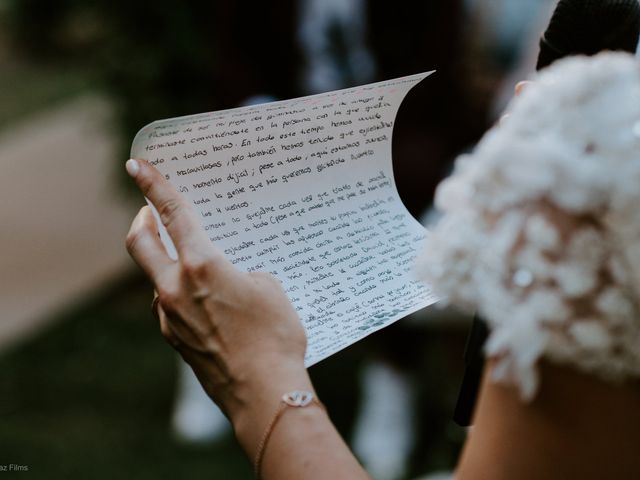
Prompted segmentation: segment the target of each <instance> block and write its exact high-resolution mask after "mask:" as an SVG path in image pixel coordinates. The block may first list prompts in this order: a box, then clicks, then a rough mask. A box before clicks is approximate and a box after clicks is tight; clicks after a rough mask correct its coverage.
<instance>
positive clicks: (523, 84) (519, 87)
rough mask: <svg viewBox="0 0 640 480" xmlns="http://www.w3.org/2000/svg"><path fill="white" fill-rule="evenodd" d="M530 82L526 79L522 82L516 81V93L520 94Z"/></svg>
mask: <svg viewBox="0 0 640 480" xmlns="http://www.w3.org/2000/svg"><path fill="white" fill-rule="evenodd" d="M530 83H531V82H530V81H528V80H523V81H522V82H518V83H516V88H515V91H516V95H520V94H521V93H522V91H523V90H524V89H525V88H526V87H527V86H528V85H529V84H530Z"/></svg>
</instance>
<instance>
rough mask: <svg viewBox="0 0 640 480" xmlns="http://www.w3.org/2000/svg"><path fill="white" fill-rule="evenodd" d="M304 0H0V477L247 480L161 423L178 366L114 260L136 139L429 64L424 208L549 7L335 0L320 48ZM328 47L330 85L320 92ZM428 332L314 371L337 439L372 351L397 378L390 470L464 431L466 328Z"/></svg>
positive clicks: (448, 464) (423, 463)
mask: <svg viewBox="0 0 640 480" xmlns="http://www.w3.org/2000/svg"><path fill="white" fill-rule="evenodd" d="M312 3H313V2H303V1H299V2H296V1H290V0H287V1H282V2H277V3H276V2H256V3H243V2H232V1H213V2H211V1H204V0H188V1H184V2H179V3H176V2H169V1H166V0H157V1H156V2H153V3H148V2H139V1H133V0H128V1H126V2H125V1H123V0H95V1H81V0H59V1H56V2H51V1H46V0H0V169H2V170H0V191H3V197H2V199H3V200H2V202H0V223H2V224H3V229H2V232H0V251H2V256H1V257H0V272H1V276H2V278H1V279H0V292H2V293H0V301H1V303H0V313H2V318H1V319H0V465H8V464H11V463H13V464H20V465H26V466H28V468H29V471H28V472H17V473H15V474H11V473H5V472H1V471H0V476H2V475H10V476H11V475H15V476H24V477H27V478H43V479H84V478H90V479H94V478H95V479H107V478H109V479H112V478H131V479H146V478H149V479H151V478H153V479H164V478H167V479H168V478H214V479H249V478H252V474H251V468H250V465H249V463H248V462H247V460H246V459H245V458H244V456H243V454H242V452H241V451H240V449H239V448H238V447H237V445H236V444H235V442H234V440H233V437H232V435H231V434H230V433H228V434H226V435H225V436H223V437H222V438H220V439H218V440H216V441H213V442H208V443H207V442H204V443H188V442H184V441H180V440H179V439H178V438H177V437H176V435H175V434H174V433H173V432H172V428H171V416H172V411H173V409H174V406H175V401H176V400H175V397H176V378H177V375H178V373H177V365H176V357H175V354H174V353H173V352H172V351H171V349H170V348H169V347H168V346H167V345H166V344H165V342H164V341H163V340H162V338H161V337H160V335H159V332H158V328H157V325H156V323H155V321H154V319H153V317H152V315H151V313H150V311H149V303H150V299H151V287H150V286H149V284H148V283H147V282H146V280H145V279H144V278H143V277H142V276H141V275H140V274H139V273H137V271H136V270H135V268H134V267H133V265H132V264H131V262H130V261H129V260H128V259H127V258H126V254H125V252H124V235H125V232H126V230H127V228H128V222H129V221H130V219H131V218H132V217H133V215H134V213H135V210H136V208H138V207H139V206H140V205H141V204H142V201H141V198H140V197H139V196H138V195H137V194H136V193H135V192H134V191H133V189H132V185H131V183H130V182H129V181H128V179H127V178H125V175H124V169H123V168H122V166H123V163H124V161H125V160H126V158H127V155H128V149H129V145H130V142H131V139H132V138H133V136H134V134H135V133H136V131H137V130H138V129H139V128H141V127H142V126H144V125H145V124H146V123H148V122H150V121H153V120H156V119H159V118H166V117H171V116H178V115H185V114H190V113H199V112H203V111H210V110H215V109H221V108H230V107H234V106H237V105H238V104H240V103H241V102H243V101H244V100H246V99H247V98H250V97H252V96H255V95H270V96H272V97H274V98H290V97H294V96H297V95H302V94H308V93H315V92H316V91H318V90H319V89H321V88H327V89H328V88H330V87H331V88H338V87H346V86H349V85H353V84H355V83H358V82H363V81H365V80H366V81H375V80H380V79H385V78H392V77H396V76H400V75H405V74H413V73H417V72H420V71H426V70H429V69H432V68H438V70H439V72H438V75H437V79H436V80H434V82H435V83H433V84H430V87H429V89H428V91H419V92H417V93H413V92H412V95H413V97H412V99H411V101H410V102H408V103H409V104H411V105H413V107H406V108H405V107H404V106H403V109H404V110H403V112H401V113H402V115H404V118H405V119H406V121H405V123H406V125H408V127H407V128H406V129H405V130H403V131H398V132H395V131H394V168H395V169H396V177H397V183H398V187H399V189H400V193H401V196H402V197H403V199H404V200H405V203H406V204H407V207H408V208H409V209H410V211H411V212H412V213H413V214H414V215H415V216H416V217H420V216H421V215H422V214H423V213H424V212H425V211H426V210H428V208H429V206H430V203H431V197H432V195H433V190H434V188H435V185H436V184H437V182H438V180H439V179H440V178H442V176H444V175H445V174H446V172H447V171H448V169H449V168H450V165H451V162H452V160H453V159H454V158H455V156H456V155H457V154H458V153H459V152H461V151H464V150H465V149H467V148H469V147H470V146H472V145H473V143H474V142H475V141H476V140H477V138H478V137H479V136H480V135H481V134H482V133H483V131H484V130H485V129H486V128H487V126H488V125H490V123H491V122H492V121H493V118H495V115H496V114H497V112H499V110H500V108H501V106H502V105H503V103H501V101H500V92H501V91H502V85H503V83H504V84H506V85H507V87H505V88H506V90H509V89H510V88H511V87H510V80H509V78H510V77H509V74H512V75H514V74H515V75H516V76H517V75H521V73H522V72H523V71H524V72H526V71H527V70H528V69H530V66H529V63H527V62H528V59H527V52H528V51H529V50H530V47H531V42H530V41H529V40H530V39H532V38H534V36H533V35H531V36H530V35H529V34H528V33H527V32H528V30H531V32H530V33H532V34H533V33H535V30H536V28H537V25H538V23H537V22H533V21H531V18H532V12H534V13H535V14H536V15H539V16H540V18H541V21H540V23H543V21H544V18H545V15H546V11H547V10H548V7H549V4H550V3H552V2H550V1H543V0H539V1H537V0H528V1H524V0H523V2H522V3H521V4H519V6H514V5H515V3H514V2H509V1H502V2H498V1H497V0H495V1H482V0H476V1H471V0H469V1H462V0H459V1H458V0H455V1H454V0H432V1H426V2H421V4H420V5H416V4H414V3H413V2H408V1H407V2H400V3H398V2H396V3H395V4H394V7H393V8H389V6H388V4H387V3H386V2H382V1H378V0H376V1H370V2H364V3H363V2H355V1H354V2H349V1H347V0H345V1H343V2H340V1H336V2H334V3H335V5H337V7H336V12H338V13H336V17H335V19H334V18H333V17H329V20H328V21H327V22H326V25H325V27H324V30H323V31H324V33H323V35H324V37H326V38H325V40H326V41H324V43H323V44H322V45H320V46H311V47H310V46H309V45H308V44H305V38H304V35H303V34H302V33H301V30H302V27H301V20H300V19H301V18H303V17H304V15H303V13H304V12H303V9H304V8H311V7H309V5H311V4H312ZM319 3H322V2H319ZM329 3H332V2H327V3H326V4H329ZM343 4H350V5H351V7H350V8H355V7H354V5H356V6H357V5H360V8H361V13H362V15H361V17H362V18H360V19H359V20H358V21H359V22H360V24H356V27H358V28H360V29H362V25H364V26H365V28H364V30H363V31H364V32H365V34H364V35H363V39H364V40H363V44H364V45H365V46H366V47H367V48H368V49H369V50H370V56H371V62H370V64H369V66H368V67H366V65H365V66H363V65H364V64H362V63H361V64H358V63H357V62H355V63H354V61H352V60H350V57H349V55H350V53H349V52H350V51H351V50H352V49H353V44H354V40H353V38H352V37H350V36H349V28H350V27H349V25H350V24H349V23H348V22H353V21H354V19H353V18H351V17H353V11H354V10H346V12H347V13H346V14H344V11H343V15H342V17H340V12H341V10H340V9H341V8H342V7H341V5H343ZM363 5H364V6H363ZM509 5H510V6H509ZM496 9H502V10H499V11H501V12H503V14H501V15H495V12H496ZM343 10H344V9H343ZM345 22H346V23H345ZM358 25H359V26H358ZM354 28H355V27H354ZM311 31H313V30H311ZM514 32H515V33H514ZM523 32H524V33H523ZM311 37H313V35H312V36H311ZM324 37H323V38H324ZM307 40H308V38H307ZM322 49H324V50H322ZM321 54H323V55H324V54H327V55H328V56H329V57H330V59H331V60H330V64H331V66H332V68H333V69H334V74H333V76H329V77H330V78H329V80H326V79H324V80H323V79H322V77H318V78H320V80H318V79H317V78H316V81H315V83H314V81H312V80H309V78H310V77H312V75H311V74H310V73H309V72H311V73H313V72H314V70H313V68H314V65H315V64H316V61H317V60H318V58H320V57H322V55H321ZM323 58H324V57H323ZM365 63H366V62H365ZM358 65H360V66H358ZM522 65H524V67H523V68H524V69H523V70H518V67H519V66H522ZM365 67H366V68H365ZM367 72H368V73H367ZM514 72H519V73H517V74H516V73H514ZM322 81H324V82H325V83H322ZM332 82H333V83H332ZM323 85H326V87H322V86H323ZM425 111H426V112H428V114H426V115H425ZM424 323H425V322H424V320H421V319H420V318H417V319H414V320H413V321H412V320H409V321H402V322H400V323H399V324H398V325H397V326H393V327H391V328H389V329H386V330H385V331H383V332H380V333H378V334H376V335H374V336H373V337H372V338H370V339H367V340H365V341H363V342H360V343H359V344H357V345H355V346H353V347H351V348H349V349H347V350H346V351H344V352H341V353H339V354H337V355H335V356H334V357H332V358H331V359H329V360H326V361H324V362H322V363H321V364H320V365H318V366H315V367H313V368H312V369H311V373H312V376H313V378H314V380H315V383H316V385H317V389H318V391H319V393H320V396H321V397H322V400H323V401H324V403H325V404H326V405H327V407H328V410H329V412H330V415H331V417H332V418H333V420H334V421H335V423H336V425H337V426H338V428H339V430H340V431H341V433H342V434H343V435H344V436H345V438H346V439H347V440H349V439H350V438H352V434H353V431H354V428H355V422H356V418H357V415H358V411H359V409H360V407H361V405H362V404H363V402H365V401H366V400H367V392H366V391H363V389H362V388H361V384H362V380H361V378H362V373H363V371H365V370H366V369H367V365H369V364H370V362H371V359H372V358H374V359H377V360H378V361H381V359H384V361H385V362H387V363H388V364H389V365H392V366H393V368H394V369H397V370H398V371H399V372H402V375H403V376H404V377H405V378H407V379H409V383H410V385H411V387H412V390H413V400H414V401H413V404H414V406H415V411H414V414H413V417H412V424H411V430H412V433H414V434H415V435H414V436H415V440H414V441H413V442H412V445H411V449H410V454H409V455H408V456H407V458H406V465H407V468H406V472H405V473H403V474H401V475H398V476H397V478H398V480H400V479H405V478H406V479H410V478H417V477H418V476H420V475H424V474H426V473H429V472H434V471H438V470H442V469H444V470H446V469H451V468H452V467H453V466H454V465H455V461H456V458H457V455H458V453H459V450H460V448H461V445H462V442H463V441H464V434H465V433H464V430H463V429H461V428H459V427H457V426H455V425H454V424H453V422H452V421H451V414H452V410H453V405H454V404H455V399H456V395H457V388H458V385H459V382H460V379H461V374H462V351H463V346H464V341H465V337H466V326H467V324H466V323H464V321H453V322H451V323H447V321H442V320H441V321H430V322H427V323H426V325H425V324H424Z"/></svg>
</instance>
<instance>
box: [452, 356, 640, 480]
mask: <svg viewBox="0 0 640 480" xmlns="http://www.w3.org/2000/svg"><path fill="white" fill-rule="evenodd" d="M489 368H491V365H490V366H489ZM540 373H541V378H542V383H541V388H540V391H539V393H538V395H537V396H536V398H535V399H534V400H533V401H532V402H531V403H525V402H523V401H522V400H521V399H520V397H519V395H518V392H517V390H516V389H514V388H513V387H509V386H504V385H499V384H496V383H494V382H492V381H491V380H490V379H489V378H488V375H485V378H484V380H483V385H482V391H481V395H480V399H479V403H478V406H477V409H476V414H475V418H474V426H473V427H472V429H471V432H470V434H469V436H468V439H467V444H466V445H465V448H464V451H463V453H462V457H461V460H460V465H459V467H458V471H457V475H456V480H480V479H491V480H512V479H518V480H539V479H545V480H564V479H568V478H570V479H580V480H588V479H593V480H601V479H603V478H636V477H637V476H638V472H640V456H639V455H638V454H637V445H638V439H637V435H638V431H640V408H639V406H640V388H638V385H637V384H624V385H614V384H611V383H608V382H605V381H602V380H599V379H597V378H596V377H594V376H593V375H589V374H585V373H580V372H578V371H577V370H575V369H574V368H572V367H564V366H558V365H553V364H550V363H546V362H544V361H543V362H542V363H541V365H540Z"/></svg>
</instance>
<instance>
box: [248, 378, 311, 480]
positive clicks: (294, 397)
mask: <svg viewBox="0 0 640 480" xmlns="http://www.w3.org/2000/svg"><path fill="white" fill-rule="evenodd" d="M311 404H315V405H317V406H319V407H320V408H322V409H323V410H324V405H322V403H320V401H319V400H318V399H317V398H316V397H315V395H314V394H313V393H311V392H307V391H301V390H295V391H293V392H289V393H285V394H284V395H283V396H282V399H281V401H280V405H279V406H278V409H277V410H276V413H275V414H274V415H273V417H272V418H271V421H270V422H269V424H268V425H267V428H266V429H265V431H264V435H263V436H262V439H261V440H260V443H259V444H258V452H257V453H256V459H255V462H254V464H253V465H254V472H255V475H256V478H257V479H258V480H260V473H261V469H262V459H263V458H264V450H265V447H266V446H267V442H268V441H269V437H270V436H271V434H272V433H273V430H274V427H275V426H276V423H277V422H278V420H279V419H280V417H281V416H282V414H283V413H284V411H285V410H286V409H287V407H294V408H304V407H307V406H309V405H311Z"/></svg>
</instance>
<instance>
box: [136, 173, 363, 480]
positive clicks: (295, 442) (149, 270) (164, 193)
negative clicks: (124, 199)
mask: <svg viewBox="0 0 640 480" xmlns="http://www.w3.org/2000/svg"><path fill="white" fill-rule="evenodd" d="M127 171H128V172H129V174H130V175H131V176H132V178H133V179H134V180H135V182H136V184H137V185H138V187H139V188H140V190H141V191H142V193H143V194H144V195H145V196H146V197H147V198H148V199H149V200H150V201H151V202H152V203H153V204H154V206H155V207H156V208H157V210H158V212H159V213H160V217H161V220H162V223H163V224H164V226H165V227H166V228H167V231H168V233H169V235H170V236H171V239H172V240H173V243H174V244H175V246H176V249H177V251H178V256H179V260H178V261H173V260H171V259H170V258H169V257H168V256H167V255H166V252H165V250H164V247H163V245H162V244H161V242H160V239H159V238H158V234H157V229H156V226H155V220H154V219H153V216H152V214H151V211H150V209H149V208H148V207H144V208H142V210H140V213H139V214H138V215H137V217H136V218H135V220H134V221H133V224H132V226H131V230H130V232H129V235H128V236H127V249H128V250H129V253H130V254H131V256H132V257H133V259H134V260H135V261H136V262H137V263H138V265H139V266H140V267H141V268H142V269H143V270H144V271H145V273H146V274H147V275H148V276H149V278H150V279H151V281H152V282H153V285H154V287H155V289H156V291H157V292H158V294H159V308H158V316H159V320H160V328H161V331H162V334H163V335H164V337H165V338H166V339H167V341H168V342H169V343H170V344H171V345H172V346H173V347H174V348H176V350H178V352H179V353H180V354H181V355H182V357H183V358H184V359H185V361H186V362H187V363H189V364H190V365H191V367H192V368H193V370H194V372H195V373H196V375H197V376H198V378H199V380H200V382H201V383H202V385H203V387H204V388H205V390H206V391H207V393H208V394H209V396H210V397H211V398H212V399H213V400H214V401H215V402H216V403H217V404H218V405H219V406H220V408H221V409H222V410H223V412H224V413H225V414H226V415H227V417H228V418H229V419H230V420H231V423H232V424H233V427H234V430H235V433H236V436H237V438H238V441H239V443H240V445H241V446H242V448H243V449H244V451H245V452H246V454H247V456H248V457H249V459H250V460H251V461H252V462H253V461H254V460H255V458H256V454H257V452H258V447H259V444H260V441H261V439H262V437H263V435H264V432H265V429H267V427H268V425H269V423H270V421H271V420H272V418H273V416H274V414H275V412H276V411H277V409H278V408H279V405H280V398H281V397H282V395H283V394H284V393H287V392H290V391H292V390H308V391H313V386H312V385H311V381H310V379H309V376H308V374H307V371H306V369H305V368H304V355H305V349H306V338H305V334H304V330H303V328H302V324H301V322H300V319H299V318H298V316H297V314H296V312H295V310H294V309H293V307H292V305H291V304H290V302H289V300H288V298H287V296H286V294H285V292H284V290H283V289H282V287H281V285H280V283H279V282H278V280H277V279H275V278H274V277H273V276H272V275H270V274H267V273H244V272H240V271H239V270H237V269H236V268H235V267H234V266H233V265H232V264H231V263H230V262H228V261H227V260H226V259H225V258H224V256H223V255H222V253H221V252H220V251H218V250H217V249H216V248H215V247H214V245H213V244H212V243H211V242H210V241H209V239H208V238H207V236H206V235H205V233H204V231H203V230H202V229H201V228H200V223H199V221H198V218H197V216H196V214H195V213H194V211H193V209H192V208H191V206H190V205H189V204H188V202H187V201H186V199H185V198H184V197H182V196H181V195H180V194H179V193H178V192H176V191H175V189H174V188H173V187H172V186H171V185H170V184H169V183H168V182H167V181H166V180H165V179H164V178H163V177H162V175H160V174H159V172H157V171H156V170H155V169H154V168H153V167H152V166H150V165H149V164H148V163H147V162H144V161H129V162H127ZM262 478H265V479H267V480H268V479H278V480H282V479H300V478H304V479H305V480H315V479H332V480H340V479H345V480H346V479H349V480H357V479H366V478H368V476H367V475H366V473H365V472H364V470H363V469H362V467H361V466H360V465H359V464H358V462H357V460H356V459H355V457H354V456H353V455H352V453H351V452H350V451H349V449H348V447H347V446H346V444H345V443H344V442H343V440H342V439H341V438H340V436H339V434H338V433H337V431H336V430H335V428H334V426H333V424H332V423H331V421H330V419H329V417H328V416H327V414H326V413H325V412H324V410H323V409H321V408H319V407H317V406H308V407H305V408H287V409H286V410H285V411H284V412H283V414H282V415H281V417H280V418H279V420H278V421H277V423H276V424H275V425H274V428H273V432H272V434H271V436H270V438H269V441H268V442H267V444H266V446H265V450H264V460H263V466H262Z"/></svg>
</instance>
